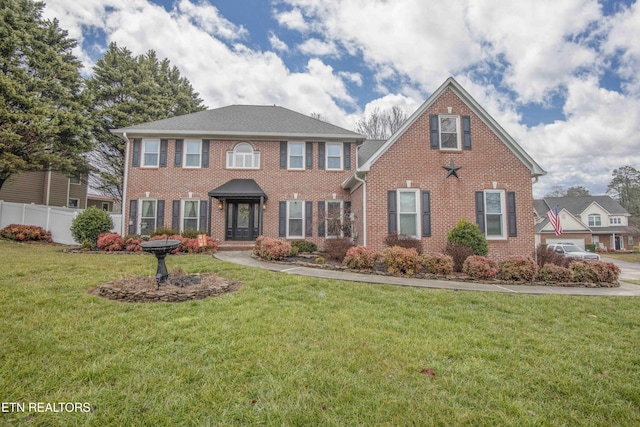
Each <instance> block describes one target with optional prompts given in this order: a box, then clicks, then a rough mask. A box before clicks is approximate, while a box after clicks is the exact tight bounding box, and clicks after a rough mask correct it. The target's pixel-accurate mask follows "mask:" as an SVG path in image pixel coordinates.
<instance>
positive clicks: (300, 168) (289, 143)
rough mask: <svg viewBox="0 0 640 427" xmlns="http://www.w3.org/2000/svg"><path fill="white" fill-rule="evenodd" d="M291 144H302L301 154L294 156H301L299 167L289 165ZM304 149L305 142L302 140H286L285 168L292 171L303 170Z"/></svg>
mask: <svg viewBox="0 0 640 427" xmlns="http://www.w3.org/2000/svg"><path fill="white" fill-rule="evenodd" d="M292 145H301V146H302V154H301V156H298V155H296V156H295V157H302V166H301V167H299V168H294V167H291V146H292ZM305 150H306V144H305V143H304V142H299V141H287V169H289V170H294V171H301V170H304V166H305V165H304V162H305Z"/></svg>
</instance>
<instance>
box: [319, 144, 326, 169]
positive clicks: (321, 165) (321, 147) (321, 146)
mask: <svg viewBox="0 0 640 427" xmlns="http://www.w3.org/2000/svg"><path fill="white" fill-rule="evenodd" d="M324 160H325V159H324V142H318V169H324Z"/></svg>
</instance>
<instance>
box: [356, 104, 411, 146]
mask: <svg viewBox="0 0 640 427" xmlns="http://www.w3.org/2000/svg"><path fill="white" fill-rule="evenodd" d="M406 120H407V113H405V112H404V110H402V109H401V108H400V107H397V106H394V107H392V108H391V109H389V110H380V108H377V107H376V108H375V109H374V110H373V111H372V112H371V113H370V114H369V116H367V117H363V118H361V119H360V120H358V121H357V122H356V132H358V133H359V134H362V135H365V136H366V137H367V138H369V139H387V138H389V137H390V136H391V135H393V134H394V133H395V132H396V131H397V130H398V129H400V127H401V126H402V124H403V123H404V122H405V121H406Z"/></svg>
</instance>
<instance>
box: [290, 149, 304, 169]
mask: <svg viewBox="0 0 640 427" xmlns="http://www.w3.org/2000/svg"><path fill="white" fill-rule="evenodd" d="M287 168H289V169H296V170H302V169H304V142H290V143H288V144H287Z"/></svg>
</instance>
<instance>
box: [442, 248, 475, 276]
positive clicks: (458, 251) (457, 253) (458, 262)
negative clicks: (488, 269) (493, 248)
mask: <svg viewBox="0 0 640 427" xmlns="http://www.w3.org/2000/svg"><path fill="white" fill-rule="evenodd" d="M444 254H445V255H449V256H450V257H451V259H452V260H453V271H457V272H461V271H462V267H463V266H464V261H465V260H466V259H467V258H468V257H470V256H471V255H473V249H471V248H470V247H468V246H463V245H459V244H457V243H455V244H449V245H447V247H446V248H444Z"/></svg>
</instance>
